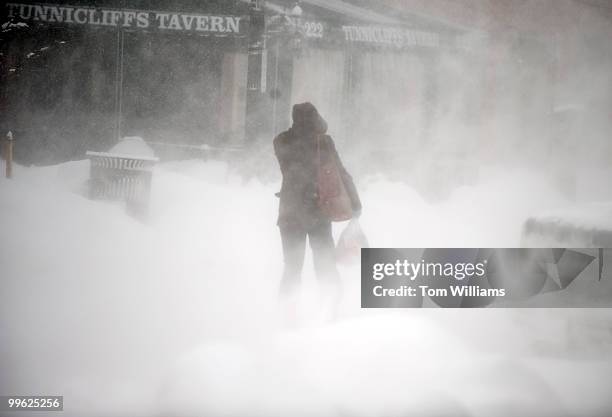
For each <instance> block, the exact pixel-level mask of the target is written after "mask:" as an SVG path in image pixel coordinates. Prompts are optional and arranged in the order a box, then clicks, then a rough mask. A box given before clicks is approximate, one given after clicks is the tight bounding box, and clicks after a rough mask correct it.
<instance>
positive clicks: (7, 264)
mask: <svg viewBox="0 0 612 417" xmlns="http://www.w3.org/2000/svg"><path fill="white" fill-rule="evenodd" d="M15 171H16V172H15V178H14V179H13V180H11V181H7V180H5V179H1V180H0V213H1V216H0V230H2V238H1V239H0V242H1V246H0V266H1V268H2V278H1V280H0V285H1V291H0V358H2V361H1V363H0V367H1V372H0V392H2V393H20V394H54V395H64V397H65V401H64V409H65V411H64V415H67V416H86V415H96V416H97V415H100V416H109V415H123V416H125V415H147V416H149V415H154V416H157V415H159V416H162V415H163V416H183V415H185V416H190V415H194V416H195V415H198V416H201V415H206V416H246V415H250V416H287V415H291V416H364V417H366V416H367V417H370V416H372V417H374V416H377V417H378V416H381V417H382V416H400V415H401V416H407V415H419V416H429V415H435V416H441V415H448V416H487V417H489V416H506V415H507V416H516V415H523V416H529V415H535V414H537V415H551V416H566V415H567V416H571V415H575V416H578V415H602V416H603V415H609V413H610V412H611V411H612V399H611V398H610V396H609V390H610V386H612V355H611V352H612V332H611V331H610V324H609V323H610V319H612V312H610V310H609V309H593V310H571V309H563V310H562V309H559V310H530V309H524V310H493V309H487V310H485V309H483V310H459V311H457V310H402V311H369V310H360V309H359V305H358V304H359V296H358V295H359V288H358V284H359V269H358V267H357V266H354V267H349V268H343V269H342V270H341V273H342V275H343V280H344V283H345V285H346V296H345V298H344V304H343V306H342V318H341V319H340V320H339V321H337V322H335V323H328V324H325V323H321V322H319V321H317V320H316V319H313V318H311V316H310V314H309V313H311V312H312V313H313V316H314V315H315V314H314V313H316V302H315V300H316V291H317V287H316V283H315V282H314V281H315V280H314V277H313V273H312V266H311V263H310V258H309V257H308V256H307V261H306V270H305V273H304V281H305V296H304V305H303V317H302V324H301V325H299V326H296V327H295V328H291V329H287V328H286V326H285V325H284V324H283V320H282V319H281V317H280V313H279V307H278V303H277V300H276V294H277V284H278V279H279V275H280V269H281V248H280V242H279V237H278V232H277V229H276V226H275V225H274V221H275V214H276V209H277V200H276V199H275V197H274V192H275V191H277V187H278V183H269V184H265V183H261V182H259V181H256V180H244V179H242V178H241V177H239V176H237V175H236V174H234V173H232V172H231V171H230V170H228V169H227V167H226V165H225V164H223V163H220V162H207V163H204V162H201V161H188V162H176V163H164V164H160V165H158V167H157V168H156V170H155V172H154V179H153V190H152V199H151V213H150V218H149V221H148V222H147V223H141V222H138V221H136V220H134V219H132V218H130V217H129V216H127V215H126V214H125V212H124V210H123V208H122V207H121V206H120V205H118V204H115V203H107V202H96V201H90V200H87V199H86V198H84V197H83V193H84V190H83V183H84V180H85V179H86V178H87V175H88V163H87V162H86V161H80V162H73V163H67V164H62V165H59V166H53V167H45V168H24V167H17V169H16V170H15ZM486 178H488V180H487V181H486V182H483V183H481V184H479V185H473V186H465V187H461V188H457V189H455V190H454V191H453V193H452V194H451V195H450V198H449V199H448V200H446V201H442V202H438V203H435V204H431V203H427V202H425V201H424V200H423V199H422V198H421V197H420V196H419V194H418V193H417V192H416V191H414V189H412V188H410V187H409V186H407V185H405V184H402V183H399V182H397V183H396V182H392V181H388V180H385V179H383V178H370V179H366V180H362V181H361V182H360V184H359V188H360V190H361V193H362V200H363V202H364V214H363V217H362V224H363V227H364V229H365V231H366V233H367V234H368V238H369V240H370V243H371V245H372V246H376V247H408V246H416V247H436V246H443V247H453V246H475V247H513V246H517V245H518V244H519V241H520V231H521V227H522V223H523V221H524V220H525V219H526V218H527V217H528V216H529V215H531V214H533V213H534V212H537V211H539V210H542V209H549V208H554V207H558V206H563V205H565V204H567V202H566V200H565V198H564V197H563V196H562V195H561V194H559V193H558V192H556V191H555V189H554V188H553V187H552V186H551V185H550V184H549V183H548V182H547V181H546V180H545V179H544V178H543V177H539V176H538V175H536V174H533V173H531V174H527V173H519V172H506V173H504V174H503V175H493V174H492V175H487V176H486ZM340 230H341V225H339V226H338V227H337V228H336V235H337V234H338V233H339V231H340ZM604 279H610V277H609V276H607V277H605V278H604ZM41 415H44V414H42V413H41Z"/></svg>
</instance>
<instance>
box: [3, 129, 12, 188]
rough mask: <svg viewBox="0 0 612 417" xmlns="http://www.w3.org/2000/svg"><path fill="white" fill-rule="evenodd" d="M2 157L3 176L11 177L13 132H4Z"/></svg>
mask: <svg viewBox="0 0 612 417" xmlns="http://www.w3.org/2000/svg"><path fill="white" fill-rule="evenodd" d="M2 159H4V162H5V176H6V178H11V177H12V176H13V132H10V131H9V132H8V133H7V134H6V140H5V141H4V143H3V144H2Z"/></svg>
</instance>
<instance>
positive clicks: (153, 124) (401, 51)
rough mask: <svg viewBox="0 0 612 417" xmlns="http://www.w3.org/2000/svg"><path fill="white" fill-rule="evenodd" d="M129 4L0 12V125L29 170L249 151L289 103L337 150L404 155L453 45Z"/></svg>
mask: <svg viewBox="0 0 612 417" xmlns="http://www.w3.org/2000/svg"><path fill="white" fill-rule="evenodd" d="M141 3H143V2H138V1H132V2H129V1H122V2H118V1H114V2H112V1H109V2H97V3H96V4H97V7H95V8H94V7H91V6H88V5H80V4H79V2H78V1H73V2H70V3H66V4H40V3H37V4H29V3H8V4H7V5H6V6H5V10H4V14H5V19H3V22H7V23H6V25H5V26H3V28H4V29H5V31H6V32H7V33H8V34H6V33H4V34H3V37H4V38H6V39H8V40H9V42H6V43H5V46H3V51H2V53H3V61H4V62H3V64H4V65H3V66H6V68H7V69H8V70H7V71H6V73H3V78H4V79H3V87H2V90H1V95H2V106H3V110H5V111H4V112H3V116H2V120H1V123H2V126H3V128H5V129H11V130H13V131H14V132H15V134H16V136H17V137H18V138H19V137H21V138H23V140H24V142H28V146H24V147H22V149H24V152H25V149H27V152H28V153H29V159H31V161H32V162H43V163H44V162H51V161H44V160H42V161H41V160H39V159H40V158H39V156H37V155H42V154H49V150H51V151H52V152H51V154H52V155H54V157H53V158H54V159H66V158H72V157H76V156H78V155H82V154H83V153H84V152H85V150H88V149H93V150H104V149H105V148H108V147H109V146H110V145H112V144H113V143H114V142H115V141H116V140H117V138H119V137H122V136H134V135H136V136H142V137H144V138H145V140H147V141H149V142H154V143H166V144H168V145H184V146H200V145H202V144H206V145H210V146H220V147H223V146H228V147H242V146H252V145H254V144H257V143H259V141H269V140H270V139H271V137H273V135H274V134H275V133H277V132H279V131H281V130H284V129H286V128H287V126H288V125H289V123H290V120H289V118H290V117H289V116H290V109H291V105H292V104H293V103H295V102H300V101H311V102H313V103H314V104H315V105H317V106H318V107H319V108H320V110H321V112H322V113H323V114H324V115H325V116H326V117H327V118H328V119H329V122H330V131H331V133H332V134H334V136H335V137H337V138H338V140H339V141H340V142H343V141H360V142H363V141H364V140H370V141H374V140H375V141H376V142H377V143H378V145H379V146H378V147H379V148H380V147H383V148H384V146H382V145H381V144H383V145H384V143H383V142H384V141H385V140H386V139H387V138H388V141H389V146H392V145H391V143H395V144H396V143H397V140H396V139H397V137H396V136H397V134H399V133H398V132H411V137H410V138H406V141H405V143H406V144H407V146H408V145H410V144H415V143H418V142H419V141H422V140H426V138H427V136H428V135H430V133H431V132H430V131H431V128H432V124H431V118H432V117H433V114H434V113H435V111H436V103H437V102H438V101H439V100H437V96H438V95H439V93H440V91H439V90H440V85H439V82H438V81H439V80H438V76H439V74H438V68H439V61H440V57H441V56H443V55H445V54H453V51H456V49H457V43H456V39H457V38H458V35H459V32H458V31H457V30H456V29H455V28H450V27H445V26H444V25H442V24H440V23H438V22H428V21H425V20H423V19H415V21H414V22H406V21H404V20H401V21H400V20H397V19H396V18H394V17H393V16H389V15H387V14H384V13H379V12H372V11H370V10H369V9H365V8H360V7H357V6H351V5H349V4H347V3H345V2H341V1H328V2H322V1H315V0H312V1H304V2H301V3H300V4H299V5H297V4H296V3H295V2H293V1H291V2H290V1H287V2H285V1H283V0H278V1H276V2H270V1H268V2H263V1H261V2H260V1H250V2H248V1H229V2H203V3H202V2H191V3H189V2H176V3H178V4H173V5H172V6H173V9H172V10H169V8H170V6H169V3H167V2H166V3H164V4H165V5H166V8H167V9H164V8H162V7H161V3H163V2H160V8H159V9H156V10H149V9H145V8H139V6H141ZM147 4H148V5H149V6H150V5H151V4H153V3H152V2H147ZM179 7H181V8H182V9H179ZM177 10H180V11H177ZM390 109H392V110H393V111H389V110H390ZM398 115H399V116H398ZM24 157H25V156H24ZM25 159H27V158H25ZM43 159H44V158H43Z"/></svg>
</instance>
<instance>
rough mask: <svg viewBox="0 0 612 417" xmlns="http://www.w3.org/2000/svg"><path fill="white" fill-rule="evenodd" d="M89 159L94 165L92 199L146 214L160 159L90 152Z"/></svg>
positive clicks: (91, 169) (90, 180)
mask: <svg viewBox="0 0 612 417" xmlns="http://www.w3.org/2000/svg"><path fill="white" fill-rule="evenodd" d="M87 156H88V157H89V159H90V161H91V165H90V176H89V197H90V198H92V199H104V200H118V201H125V202H126V207H127V209H128V211H130V212H132V213H133V214H143V213H145V212H146V210H147V206H148V203H149V195H150V191H151V174H152V170H153V167H154V166H155V163H156V162H157V161H158V158H155V157H146V156H138V157H137V156H133V155H121V154H115V153H108V152H91V151H89V152H87Z"/></svg>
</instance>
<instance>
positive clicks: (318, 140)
mask: <svg viewBox="0 0 612 417" xmlns="http://www.w3.org/2000/svg"><path fill="white" fill-rule="evenodd" d="M317 168H318V169H321V135H317Z"/></svg>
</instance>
